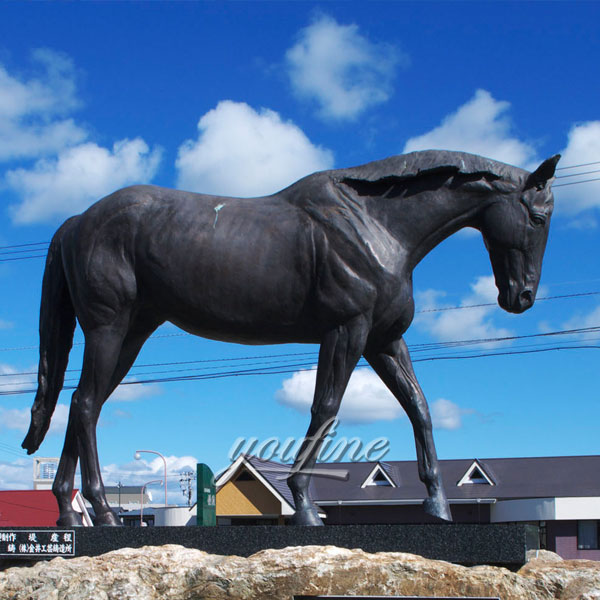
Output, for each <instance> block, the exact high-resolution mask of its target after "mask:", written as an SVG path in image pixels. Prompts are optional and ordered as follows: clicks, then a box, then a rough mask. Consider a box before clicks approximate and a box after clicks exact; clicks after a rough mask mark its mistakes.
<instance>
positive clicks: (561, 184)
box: [552, 177, 600, 188]
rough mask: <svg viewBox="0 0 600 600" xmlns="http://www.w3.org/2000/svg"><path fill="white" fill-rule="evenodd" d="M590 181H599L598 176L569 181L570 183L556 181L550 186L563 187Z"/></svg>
mask: <svg viewBox="0 0 600 600" xmlns="http://www.w3.org/2000/svg"><path fill="white" fill-rule="evenodd" d="M591 181H600V177H596V178H595V179H584V180H583V181H571V182H570V183H558V184H556V185H553V186H552V187H553V188H555V187H564V186H565V185H577V184H578V183H590V182H591Z"/></svg>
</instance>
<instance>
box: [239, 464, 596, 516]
mask: <svg viewBox="0 0 600 600" xmlns="http://www.w3.org/2000/svg"><path fill="white" fill-rule="evenodd" d="M247 461H248V462H249V463H250V464H252V465H253V466H254V469H255V470H256V471H259V472H261V473H262V474H263V477H264V478H265V479H268V480H269V481H270V485H272V486H273V487H275V486H277V489H278V490H279V493H280V494H281V495H282V496H284V497H286V498H289V501H290V503H291V505H292V506H293V503H292V498H291V494H290V492H289V489H288V488H287V482H286V480H285V477H282V475H283V474H285V473H286V472H287V469H289V467H288V466H287V465H281V464H280V463H276V462H274V461H262V460H260V459H257V458H255V457H251V456H250V457H247ZM474 464H475V465H476V466H477V467H478V468H479V469H480V470H481V472H482V473H485V475H486V476H487V477H489V478H490V480H491V481H492V482H493V485H461V486H458V485H457V484H458V483H459V482H460V481H461V479H462V478H463V477H464V476H465V474H467V473H468V472H469V470H470V469H471V468H472V467H473V465H474ZM376 465H377V463H374V462H370V463H366V462H358V463H318V464H317V467H318V468H319V469H320V470H321V472H322V473H326V472H327V470H330V469H331V470H334V471H335V472H336V475H337V474H338V473H339V471H340V470H346V472H347V478H346V479H345V480H344V479H341V478H339V477H336V478H330V477H326V476H323V475H321V476H319V477H316V476H313V477H312V478H311V494H312V497H313V499H314V500H315V502H317V503H320V504H323V505H326V504H329V503H337V502H339V501H342V502H350V503H357V504H360V503H365V504H371V503H390V504H393V503H396V502H397V503H412V502H415V503H416V502H420V501H422V500H423V499H424V498H425V497H426V489H425V486H424V485H423V483H421V481H420V479H419V474H418V468H417V463H416V461H386V462H385V463H383V462H381V463H380V465H381V467H382V469H383V470H384V471H385V472H386V473H387V474H388V475H390V477H391V478H392V480H393V481H394V482H395V483H396V484H397V487H392V486H377V485H374V486H365V487H361V486H362V485H363V483H364V482H365V481H366V480H367V479H368V477H369V475H370V474H371V473H372V471H373V470H374V469H375V467H376ZM440 469H441V472H442V479H443V482H444V489H445V490H446V495H447V496H448V499H449V500H450V501H452V500H454V501H456V502H468V501H477V500H478V499H479V500H484V501H485V500H486V499H489V500H490V501H492V500H508V499H514V498H557V497H600V456H558V457H538V458H490V459H477V460H476V461H475V460H474V459H472V458H471V459H460V460H441V461H440ZM278 474H279V477H278V476H277V475H278Z"/></svg>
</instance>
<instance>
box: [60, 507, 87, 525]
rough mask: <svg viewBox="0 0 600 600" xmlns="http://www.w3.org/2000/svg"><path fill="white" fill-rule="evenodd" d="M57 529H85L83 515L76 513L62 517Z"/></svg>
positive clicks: (65, 514)
mask: <svg viewBox="0 0 600 600" xmlns="http://www.w3.org/2000/svg"><path fill="white" fill-rule="evenodd" d="M56 526H57V527H83V521H82V519H81V515H80V514H79V513H77V512H75V511H73V512H68V513H64V514H62V515H60V517H59V518H58V521H56Z"/></svg>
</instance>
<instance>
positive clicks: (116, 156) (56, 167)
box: [6, 138, 161, 223]
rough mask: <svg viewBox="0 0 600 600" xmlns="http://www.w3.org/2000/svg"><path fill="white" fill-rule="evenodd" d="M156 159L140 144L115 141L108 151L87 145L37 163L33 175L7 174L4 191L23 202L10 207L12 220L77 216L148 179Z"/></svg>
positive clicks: (26, 171) (157, 153) (27, 172)
mask: <svg viewBox="0 0 600 600" xmlns="http://www.w3.org/2000/svg"><path fill="white" fill-rule="evenodd" d="M160 154H161V153H160V150H159V149H156V148H155V149H153V150H150V149H149V148H148V145H147V144H146V142H144V140H142V139H140V138H136V139H133V140H128V139H124V140H120V141H118V142H116V143H115V144H114V145H113V148H112V151H111V150H108V149H106V148H102V147H100V146H98V145H96V144H94V143H91V142H90V143H86V144H81V145H79V146H75V147H72V148H67V149H65V150H62V151H61V152H60V153H59V155H58V158H56V159H41V160H39V161H38V162H37V163H36V164H35V166H34V167H33V168H32V169H23V168H21V169H14V170H12V171H9V172H8V173H7V174H6V180H7V183H8V185H9V186H10V187H11V188H12V189H14V190H15V191H16V192H18V193H19V194H20V195H21V196H22V197H23V201H22V202H21V203H20V204H17V205H14V206H12V207H11V212H12V216H13V219H14V221H15V222H16V223H39V222H44V221H49V220H54V219H56V218H58V217H66V216H70V215H73V214H76V213H79V212H81V211H83V210H85V209H86V208H87V207H88V206H90V205H91V204H92V203H93V202H94V201H96V200H98V199H100V198H101V197H102V196H104V195H106V194H108V193H110V192H113V191H115V189H117V188H120V187H123V186H125V185H129V184H132V183H145V182H147V181H149V180H150V179H152V177H153V176H154V174H155V172H156V170H157V168H158V163H159V162H160Z"/></svg>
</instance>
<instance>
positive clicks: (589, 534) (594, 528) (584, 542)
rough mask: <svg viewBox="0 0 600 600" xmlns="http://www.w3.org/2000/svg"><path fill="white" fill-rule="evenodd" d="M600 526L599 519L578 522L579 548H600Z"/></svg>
mask: <svg viewBox="0 0 600 600" xmlns="http://www.w3.org/2000/svg"><path fill="white" fill-rule="evenodd" d="M599 533H600V528H599V527H598V521H579V522H578V523H577V549H578V550H598V548H600V543H599V542H600V540H599V539H598V537H599Z"/></svg>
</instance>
